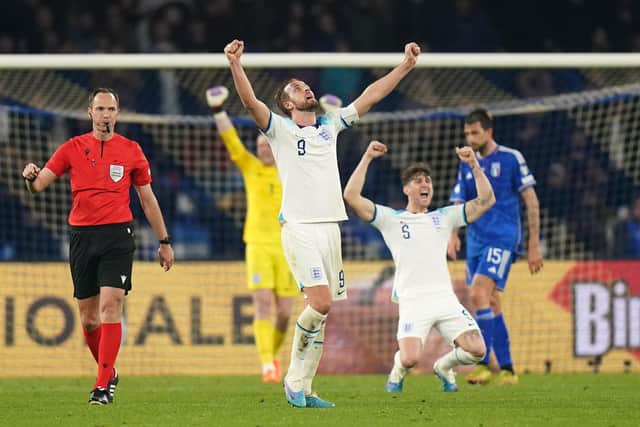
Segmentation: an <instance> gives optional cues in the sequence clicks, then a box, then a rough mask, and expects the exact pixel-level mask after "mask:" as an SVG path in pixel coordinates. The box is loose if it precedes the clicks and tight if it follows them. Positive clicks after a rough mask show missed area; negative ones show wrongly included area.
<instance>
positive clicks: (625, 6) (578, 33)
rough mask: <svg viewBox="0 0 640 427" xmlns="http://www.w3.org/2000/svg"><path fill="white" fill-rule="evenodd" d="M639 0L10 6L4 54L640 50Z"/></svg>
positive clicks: (1, 22)
mask: <svg viewBox="0 0 640 427" xmlns="http://www.w3.org/2000/svg"><path fill="white" fill-rule="evenodd" d="M639 21H640V2H637V1H633V0H610V1H608V2H603V1H595V0H539V1H535V2H516V1H512V2H505V1H498V0H452V1H437V0H399V1H393V2H392V1H386V0H352V1H348V2H345V1H338V0H316V1H314V2H304V1H302V0H269V1H267V0H215V1H207V0H113V1H110V2H105V3H102V2H85V1H78V0H55V1H46V0H5V1H3V13H2V14H1V15H0V53H62V52H64V53H72V52H73V53H81V52H113V53H123V52H221V51H222V47H223V46H224V44H225V43H226V42H227V41H228V40H230V39H232V38H243V39H244V40H245V41H246V42H247V46H248V49H249V50H252V51H262V52H286V51H290V52H299V51H323V52H335V51H356V52H383V51H384V52H387V51H397V50H398V46H401V45H402V44H403V43H404V42H405V41H407V40H415V41H418V42H419V43H420V44H421V45H422V46H423V50H425V51H426V50H430V51H434V52H493V51H507V52H533V51H536V52H549V51H551V52H554V51H562V52H566V51H577V52H591V51H594V52H629V51H640V25H639V24H640V22H639Z"/></svg>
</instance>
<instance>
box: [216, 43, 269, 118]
mask: <svg viewBox="0 0 640 427" xmlns="http://www.w3.org/2000/svg"><path fill="white" fill-rule="evenodd" d="M243 52H244V42H243V41H242V40H233V41H231V42H230V43H228V44H227V45H226V46H225V47H224V54H225V55H226V57H227V61H229V68H230V69H231V75H232V76H233V83H234V85H235V87H236V91H237V92H238V96H240V100H241V101H242V105H244V107H245V108H246V109H247V111H249V114H251V116H252V117H253V119H254V120H255V121H256V124H257V125H258V127H259V128H260V129H266V128H267V126H268V125H269V116H270V114H271V112H270V111H269V107H267V106H266V105H265V103H264V102H262V101H260V100H259V99H258V98H256V94H255V93H254V91H253V87H252V86H251V82H250V81H249V78H248V77H247V74H246V73H245V72H244V68H242V64H241V63H240V57H241V56H242V53H243Z"/></svg>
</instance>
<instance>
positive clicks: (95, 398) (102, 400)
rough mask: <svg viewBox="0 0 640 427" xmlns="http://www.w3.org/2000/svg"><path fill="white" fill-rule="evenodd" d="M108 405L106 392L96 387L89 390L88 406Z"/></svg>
mask: <svg viewBox="0 0 640 427" xmlns="http://www.w3.org/2000/svg"><path fill="white" fill-rule="evenodd" d="M108 404H109V393H108V392H107V390H105V389H103V388H101V387H96V388H94V389H93V390H91V394H90V395H89V405H108Z"/></svg>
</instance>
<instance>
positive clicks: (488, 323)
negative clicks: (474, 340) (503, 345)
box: [476, 307, 504, 365]
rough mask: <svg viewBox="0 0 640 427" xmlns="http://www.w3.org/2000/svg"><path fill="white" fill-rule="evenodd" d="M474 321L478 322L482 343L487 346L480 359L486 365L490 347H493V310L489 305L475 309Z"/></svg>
mask: <svg viewBox="0 0 640 427" xmlns="http://www.w3.org/2000/svg"><path fill="white" fill-rule="evenodd" d="M476 321H477V322H478V326H479V327H480V332H482V338H484V345H485V347H486V348H487V352H486V354H485V355H484V359H482V361H481V362H480V363H482V364H484V365H488V364H489V356H490V354H491V348H492V347H493V334H494V329H495V318H494V317H493V311H491V307H487V308H483V309H480V310H478V311H476ZM503 324H504V321H503Z"/></svg>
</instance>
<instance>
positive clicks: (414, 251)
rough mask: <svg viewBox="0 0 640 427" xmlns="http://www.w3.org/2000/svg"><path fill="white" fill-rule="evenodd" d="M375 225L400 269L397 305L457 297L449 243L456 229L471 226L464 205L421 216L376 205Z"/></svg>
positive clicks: (394, 296)
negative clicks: (416, 298)
mask: <svg viewBox="0 0 640 427" xmlns="http://www.w3.org/2000/svg"><path fill="white" fill-rule="evenodd" d="M371 224H372V225H373V226H374V227H376V228H377V229H378V230H380V233H382V237H383V238H384V241H385V242H386V244H387V246H388V247H389V250H390V251H391V255H392V256H393V261H394V263H395V265H396V273H395V276H394V278H393V293H392V300H393V301H395V302H397V301H398V299H403V300H404V299H406V298H414V297H418V296H420V297H427V298H429V299H432V298H433V299H434V300H441V297H449V296H451V295H454V297H455V294H454V292H453V287H452V286H451V276H450V275H449V269H448V267H447V243H448V241H449V237H450V236H451V231H452V230H453V228H454V227H455V228H457V227H462V226H465V225H467V221H466V218H465V213H464V205H463V204H462V205H453V206H447V207H444V208H440V209H437V210H434V211H432V212H428V213H426V212H425V213H417V214H416V213H411V212H408V211H406V210H398V211H396V210H393V209H391V208H389V207H386V206H381V205H376V206H375V214H374V217H373V220H372V221H371Z"/></svg>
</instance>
